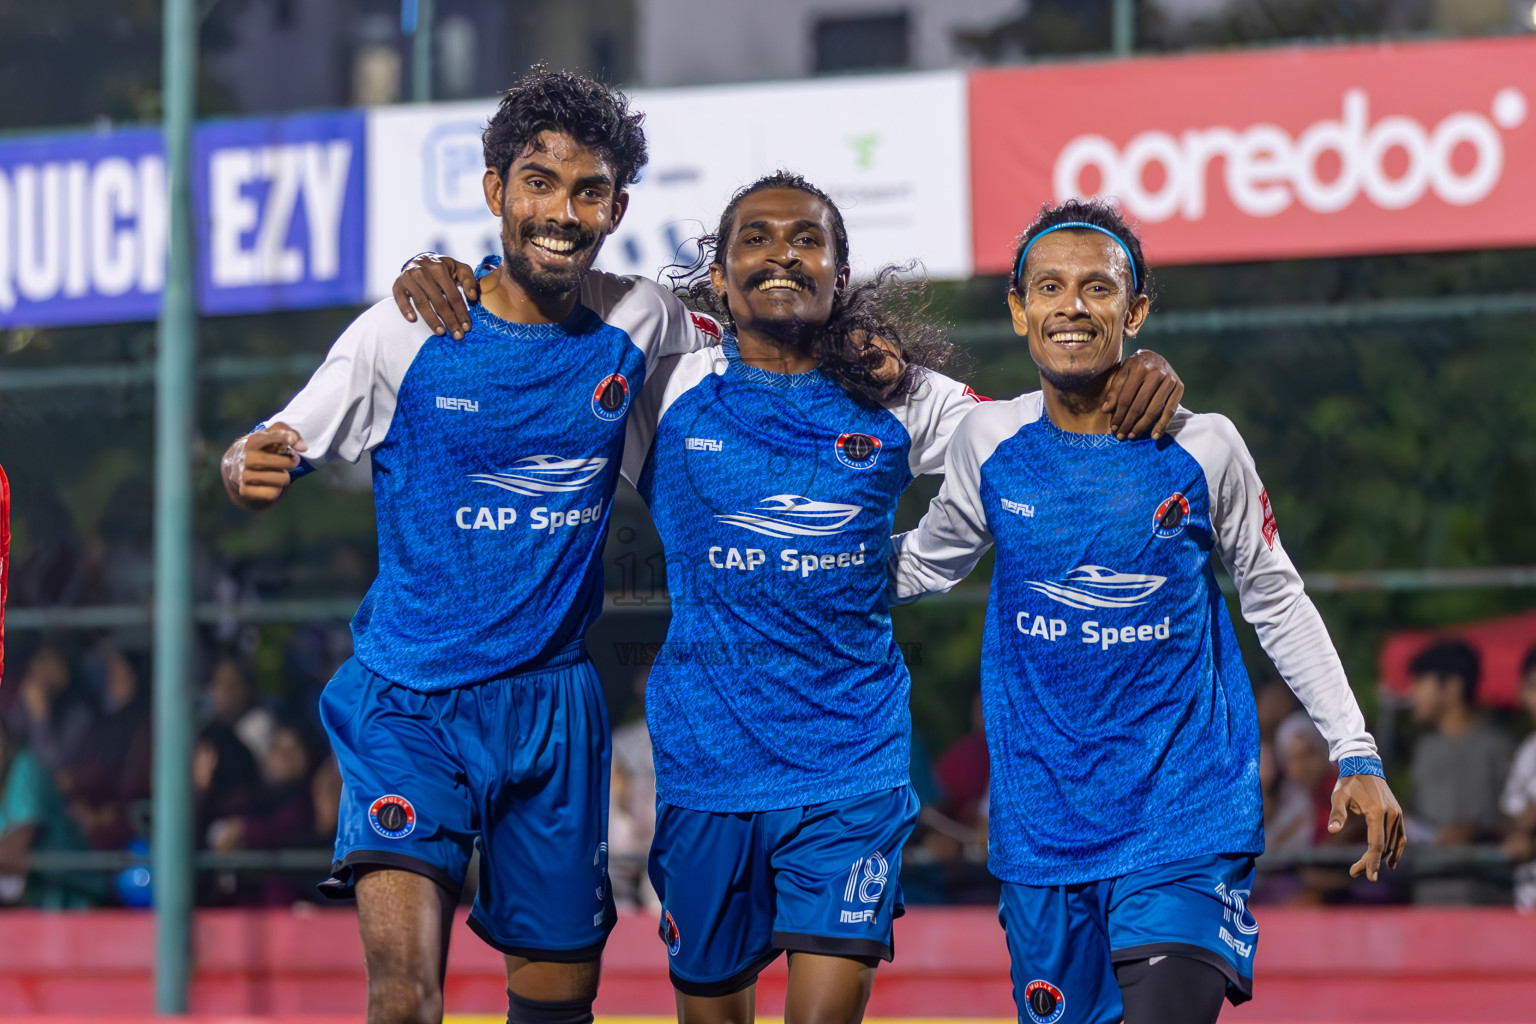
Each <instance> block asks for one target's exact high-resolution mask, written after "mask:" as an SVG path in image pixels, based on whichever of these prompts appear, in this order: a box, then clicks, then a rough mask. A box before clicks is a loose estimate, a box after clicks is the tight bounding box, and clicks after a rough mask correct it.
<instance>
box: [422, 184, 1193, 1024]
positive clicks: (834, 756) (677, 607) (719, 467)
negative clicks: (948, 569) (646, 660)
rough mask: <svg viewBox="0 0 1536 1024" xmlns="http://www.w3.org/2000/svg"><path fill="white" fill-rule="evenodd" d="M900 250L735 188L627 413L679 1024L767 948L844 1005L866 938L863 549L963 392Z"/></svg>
mask: <svg viewBox="0 0 1536 1024" xmlns="http://www.w3.org/2000/svg"><path fill="white" fill-rule="evenodd" d="M434 266H436V264H435V263H433V262H432V261H431V260H426V261H422V263H421V264H420V266H419V267H418V268H417V269H413V270H408V271H407V272H406V274H405V275H404V277H403V280H404V281H405V282H406V283H407V284H409V286H410V288H411V289H412V290H413V291H416V292H419V291H421V290H422V286H423V285H425V284H426V281H425V277H426V273H427V268H431V267H434ZM453 269H455V270H457V269H458V268H457V267H455V268H453ZM901 269H903V268H886V270H884V271H882V272H881V273H879V274H877V275H875V276H874V277H873V278H871V279H870V280H868V281H865V282H862V283H853V282H851V281H850V261H849V244H848V234H847V230H846V228H845V226H844V223H843V217H842V213H841V212H840V211H839V210H838V208H837V205H836V203H834V202H833V201H832V199H831V198H830V197H829V196H828V195H827V194H826V193H824V192H823V191H821V190H820V189H818V188H816V187H815V186H814V185H812V184H810V183H809V182H807V181H806V180H805V179H803V178H801V177H800V176H799V175H796V174H792V173H788V172H784V171H780V172H777V173H774V174H770V175H767V176H765V177H763V178H761V179H759V180H757V181H755V182H753V183H751V184H749V185H747V186H745V187H744V188H742V189H741V190H739V191H738V192H737V193H736V194H735V196H734V197H733V198H732V199H731V201H730V203H729V204H728V205H727V206H726V208H725V211H724V213H723V214H722V216H721V218H720V226H719V228H718V229H717V231H716V232H715V233H714V234H713V235H710V236H708V237H706V238H705V239H703V241H702V255H701V257H700V259H699V261H698V263H696V264H695V265H693V266H692V267H688V268H684V277H685V279H687V278H690V276H691V275H690V272H696V271H700V270H703V271H707V273H705V274H703V275H702V276H697V277H691V280H692V286H691V287H690V288H689V289H688V291H689V293H690V299H691V301H692V303H693V304H694V305H695V306H696V307H698V308H703V309H706V310H708V311H709V312H711V313H713V314H714V315H715V316H717V317H719V318H720V319H722V320H723V321H724V322H725V323H726V325H727V328H728V330H727V332H726V334H725V337H724V339H723V341H722V344H721V345H720V346H719V347H718V348H711V349H707V350H701V351H697V352H692V353H687V354H685V355H681V356H674V357H667V358H665V359H663V360H661V361H660V362H659V363H658V365H657V367H656V370H655V372H654V373H652V374H651V376H650V377H649V378H648V380H647V382H646V386H645V389H644V391H643V392H642V394H641V396H640V398H639V399H638V401H637V403H636V409H635V412H634V414H633V415H632V416H631V418H630V443H629V445H628V447H627V448H626V450H625V454H624V475H625V476H626V477H627V478H628V479H630V480H631V481H633V482H634V483H635V484H636V486H637V488H638V490H639V491H640V494H641V495H642V497H644V498H645V500H646V503H647V504H648V506H649V507H650V511H651V518H652V519H653V520H654V521H655V523H656V527H657V531H658V532H659V534H660V535H661V539H662V543H663V544H664V546H665V548H666V559H667V586H668V590H669V593H670V598H671V608H672V621H671V623H670V625H669V627H668V631H667V640H666V643H665V644H664V645H663V646H662V649H661V651H660V653H659V655H658V657H657V659H656V663H655V665H654V666H653V667H652V669H651V673H650V676H649V679H648V682H647V686H646V711H647V716H646V717H647V722H648V724H649V726H650V730H651V737H652V742H653V745H654V753H655V759H656V780H657V808H656V834H655V839H654V841H653V843H652V846H651V854H650V877H651V882H652V885H653V886H654V887H655V889H656V891H657V893H658V894H659V895H660V897H661V899H662V904H663V913H662V920H661V937H662V939H663V941H664V942H665V944H666V947H667V952H668V957H669V966H670V973H671V978H672V983H673V986H674V988H675V989H676V990H677V1006H678V1014H679V1019H680V1020H681V1021H682V1022H683V1024H730V1022H741V1021H748V1020H751V1019H752V1018H753V1014H754V1012H755V1007H754V1001H755V986H756V981H757V976H758V974H759V973H760V972H761V971H762V969H763V968H764V967H765V966H766V965H767V964H768V963H769V962H771V961H772V960H774V959H775V958H776V957H777V956H779V954H780V953H785V952H787V953H788V954H789V961H790V968H789V988H788V993H787V996H786V1003H785V1017H786V1019H787V1020H788V1021H790V1022H791V1024H796V1022H806V1021H818V1022H826V1024H855V1022H857V1021H859V1020H860V1019H862V1016H863V1013H864V1008H865V1005H866V1003H867V1001H868V999H869V995H870V991H871V987H872V985H873V982H874V976H875V970H876V966H877V965H878V963H879V962H880V961H881V960H889V959H890V958H891V956H892V952H893V944H892V921H893V919H894V918H895V917H896V916H898V915H899V914H900V913H901V910H902V899H901V888H900V885H899V882H898V878H899V875H900V870H901V851H902V847H903V846H904V845H905V843H906V840H907V838H908V836H909V835H910V834H911V832H912V828H913V825H914V824H915V822H916V818H917V812H918V800H917V798H916V796H915V794H914V792H913V789H912V786H911V784H910V781H909V779H908V774H909V771H908V768H909V758H910V751H911V741H912V736H911V719H910V715H909V712H908V709H907V706H908V701H909V697H910V689H911V681H910V677H909V676H908V674H907V669H906V666H905V664H904V662H903V659H902V655H901V652H900V649H899V648H898V647H897V645H896V642H895V639H894V636H893V634H892V628H891V618H890V612H889V608H888V606H887V603H886V600H885V579H886V570H885V549H886V547H887V545H888V542H889V535H890V528H891V523H892V520H893V518H894V516H895V511H896V504H897V502H898V501H899V499H900V497H901V495H902V492H903V491H905V490H906V488H907V486H908V485H909V484H910V483H911V482H912V480H913V479H914V477H916V476H919V475H921V474H924V473H933V472H936V471H938V469H939V468H940V466H941V465H942V462H943V456H944V451H945V448H946V447H947V445H948V443H949V438H950V435H951V434H952V432H953V430H954V427H955V425H956V424H957V423H959V422H960V420H961V419H962V418H963V417H964V416H965V415H966V413H968V412H969V411H970V410H971V409H972V408H974V407H975V405H976V403H977V402H978V401H981V399H979V398H978V397H977V396H976V395H975V394H974V393H973V392H972V391H971V390H970V389H969V388H967V387H966V386H965V385H964V384H962V383H960V382H958V381H956V380H953V379H951V378H949V377H946V376H944V375H942V374H940V373H938V372H935V371H936V370H937V369H938V368H939V367H940V366H942V365H943V363H944V361H945V358H946V357H947V355H948V353H949V344H948V342H947V341H945V340H944V338H943V336H942V334H940V333H939V332H938V331H937V330H935V329H934V328H933V327H932V325H931V324H929V323H927V322H926V321H925V319H924V318H923V316H922V314H921V311H920V310H914V309H913V304H912V303H911V302H910V301H908V300H910V299H911V298H912V297H913V296H912V295H911V292H912V291H913V290H914V288H915V287H916V285H915V284H914V283H913V282H911V281H909V280H906V279H904V278H903V275H902V274H901V273H900V272H899V271H900V270H901ZM426 290H427V291H428V293H429V294H430V288H427V289H426ZM439 294H441V293H439ZM443 297H444V298H446V296H443ZM874 339H878V341H875V340H874ZM1166 365H1167V364H1166V363H1165V362H1164V361H1163V360H1162V359H1161V357H1158V356H1154V355H1151V354H1146V355H1143V356H1141V357H1139V358H1137V359H1134V360H1132V361H1131V365H1128V366H1127V367H1126V370H1125V373H1124V375H1123V376H1122V377H1121V378H1120V379H1121V380H1123V381H1124V382H1125V386H1124V388H1123V389H1122V390H1123V392H1124V393H1125V394H1126V395H1127V397H1128V398H1132V397H1134V398H1135V399H1136V400H1137V401H1139V407H1137V408H1133V409H1121V410H1120V411H1119V412H1118V413H1117V416H1118V417H1119V419H1118V420H1117V421H1118V422H1124V423H1126V424H1128V426H1126V427H1125V429H1126V430H1127V432H1128V433H1129V432H1135V431H1136V430H1137V429H1140V430H1146V429H1147V428H1148V427H1151V428H1152V430H1153V431H1154V432H1156V431H1157V429H1158V428H1159V427H1160V426H1161V423H1162V422H1166V418H1167V417H1168V416H1171V415H1172V414H1173V411H1174V409H1176V408H1177V404H1178V394H1179V391H1180V388H1179V387H1178V384H1177V380H1176V378H1174V377H1173V375H1172V373H1171V371H1168V370H1167V369H1166ZM1109 397H1111V398H1112V396H1109ZM1153 399H1156V400H1155V401H1154V400H1153ZM1109 405H1110V407H1111V408H1113V407H1114V405H1115V403H1114V401H1113V400H1111V401H1110V402H1109ZM1143 413H1144V415H1145V418H1144V420H1143V419H1142V417H1143ZM1160 415H1161V416H1162V420H1159V416H1160Z"/></svg>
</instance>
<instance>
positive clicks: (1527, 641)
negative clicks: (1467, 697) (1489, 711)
mask: <svg viewBox="0 0 1536 1024" xmlns="http://www.w3.org/2000/svg"><path fill="white" fill-rule="evenodd" d="M1436 640H1465V641H1466V642H1467V643H1469V644H1471V645H1472V646H1473V647H1474V648H1476V649H1477V653H1478V655H1479V656H1480V657H1481V658H1482V663H1483V678H1482V681H1481V682H1480V683H1479V684H1478V687H1477V699H1478V702H1479V703H1481V704H1487V705H1489V706H1490V707H1502V708H1513V707H1519V706H1520V663H1521V662H1522V661H1524V660H1525V654H1526V652H1527V651H1529V650H1530V649H1531V648H1532V646H1536V612H1521V613H1520V614H1519V615H1510V616H1507V617H1505V618H1502V619H1489V620H1488V621H1487V622H1475V623H1471V624H1469V625H1465V626H1458V627H1456V628H1454V629H1442V630H1421V629H1408V630H1403V631H1402V632H1399V633H1393V634H1392V635H1391V636H1389V637H1387V639H1386V642H1385V643H1383V644H1382V645H1381V657H1380V659H1379V664H1378V672H1379V675H1380V679H1381V682H1382V685H1384V686H1385V687H1386V688H1387V689H1389V690H1391V691H1392V692H1393V693H1397V694H1404V693H1407V692H1408V686H1409V684H1410V683H1411V682H1412V681H1413V680H1412V679H1410V678H1409V675H1408V663H1409V662H1411V661H1412V660H1413V659H1414V657H1415V656H1416V655H1418V653H1419V652H1420V651H1422V650H1423V649H1424V648H1426V647H1428V646H1429V645H1430V644H1431V643H1433V642H1434V641H1436Z"/></svg>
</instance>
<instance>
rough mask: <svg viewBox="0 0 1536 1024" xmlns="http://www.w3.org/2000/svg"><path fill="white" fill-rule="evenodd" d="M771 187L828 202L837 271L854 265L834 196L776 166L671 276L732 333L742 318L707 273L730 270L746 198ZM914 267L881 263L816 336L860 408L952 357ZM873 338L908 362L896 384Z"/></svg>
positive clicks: (814, 344) (825, 359)
mask: <svg viewBox="0 0 1536 1024" xmlns="http://www.w3.org/2000/svg"><path fill="white" fill-rule="evenodd" d="M767 189H794V190H796V191H799V192H804V193H805V194H807V195H810V196H814V197H816V198H817V199H819V200H820V201H821V202H822V203H824V204H825V205H826V207H827V209H828V211H830V213H831V221H832V246H833V249H832V251H833V255H834V256H835V257H836V259H837V265H838V268H839V269H843V268H845V267H847V266H848V265H849V263H848V229H847V227H846V226H845V225H844V224H843V214H842V211H841V210H839V209H838V208H837V204H836V203H834V202H833V201H832V197H831V196H828V195H827V194H826V193H825V192H823V191H822V190H821V189H819V188H817V187H816V186H815V185H812V184H811V183H810V182H808V181H806V180H805V178H803V177H801V176H800V175H798V174H792V173H790V172H789V171H775V172H774V173H773V174H768V175H764V176H763V177H761V178H758V179H757V180H756V181H754V182H752V183H751V184H750V185H746V186H744V187H743V188H741V189H738V190H737V192H736V194H735V195H733V196H732V197H731V201H730V202H729V203H728V204H726V207H725V212H724V213H722V214H721V215H720V226H719V227H718V228H717V229H716V230H715V232H714V234H710V235H705V236H704V237H702V238H700V239H698V240H697V245H698V252H697V255H696V256H695V257H694V258H693V259H692V260H681V261H679V262H677V263H674V264H673V265H672V266H671V267H669V268H668V273H667V276H668V278H669V279H670V280H671V281H672V283H673V288H674V290H675V291H676V292H677V293H678V295H679V296H681V297H682V299H683V301H684V302H686V303H687V304H688V305H689V306H691V307H692V308H694V309H697V310H699V311H700V312H704V313H708V314H709V315H711V316H713V317H715V318H716V319H717V320H720V321H722V322H724V323H725V324H726V325H727V326H728V327H730V328H731V329H732V330H735V327H736V321H735V318H734V317H733V316H732V314H731V310H730V304H729V303H728V302H727V301H726V300H725V298H724V297H722V296H721V295H719V294H718V293H717V292H716V291H715V288H714V285H713V284H712V283H711V281H710V279H709V274H708V273H707V272H706V271H708V269H709V268H710V267H711V266H719V267H720V268H721V269H722V270H723V269H724V267H725V256H726V246H727V244H728V243H729V240H730V238H731V236H732V234H733V231H732V228H733V227H734V225H735V222H736V211H737V208H738V207H740V206H741V202H742V200H743V199H745V198H746V197H747V196H750V195H752V194H753V193H756V192H762V191H765V190H767ZM916 270H917V264H916V263H915V262H913V263H907V264H893V265H890V266H886V267H882V268H881V269H880V270H879V271H878V272H876V274H875V275H874V276H873V277H871V278H869V279H868V280H865V281H862V282H860V283H858V284H850V285H849V286H848V287H846V288H844V289H842V290H841V291H839V292H838V293H837V295H836V296H834V298H833V300H832V314H831V316H830V317H829V318H828V319H827V322H826V323H825V324H823V325H821V326H820V327H819V328H817V329H816V330H815V332H814V333H813V334H812V336H811V341H810V346H811V351H812V354H814V355H815V356H816V358H817V360H818V361H819V362H820V364H821V367H820V368H821V371H822V372H823V373H825V374H826V375H827V376H829V377H831V378H832V379H833V380H834V381H836V382H837V384H838V385H839V386H840V387H841V388H842V389H843V390H844V391H846V392H847V393H848V395H849V397H851V398H853V399H854V400H855V401H857V402H859V403H860V404H862V405H867V406H882V405H887V404H889V403H891V402H894V401H899V400H901V399H903V398H906V397H907V396H909V395H911V394H913V393H914V392H915V391H916V390H917V389H918V387H919V386H920V384H921V383H922V374H921V372H920V370H919V368H920V367H921V368H926V369H930V370H937V369H940V368H941V367H943V366H945V365H946V364H948V363H949V362H950V360H951V357H952V356H953V355H954V346H953V345H952V344H951V343H950V341H949V339H948V338H947V337H946V336H945V334H944V331H943V330H942V329H941V328H940V327H939V326H938V325H937V324H935V323H934V322H933V321H932V320H931V319H930V318H929V317H928V316H926V315H925V314H926V313H927V310H928V305H929V292H928V282H927V279H926V278H924V277H922V276H921V275H920V274H917V273H916ZM872 337H878V338H881V339H883V340H884V341H885V342H886V343H887V344H889V345H890V346H892V347H893V348H895V349H896V350H897V351H898V352H900V353H901V358H902V360H903V361H904V362H905V364H906V365H905V367H904V368H903V369H902V372H901V375H900V376H899V377H898V378H896V379H895V380H894V381H893V380H885V379H882V377H881V375H880V373H879V371H880V370H881V368H882V367H883V366H884V365H885V362H886V355H885V354H884V353H882V352H881V351H879V350H878V349H877V348H873V347H871V345H870V344H869V339H870V338H872Z"/></svg>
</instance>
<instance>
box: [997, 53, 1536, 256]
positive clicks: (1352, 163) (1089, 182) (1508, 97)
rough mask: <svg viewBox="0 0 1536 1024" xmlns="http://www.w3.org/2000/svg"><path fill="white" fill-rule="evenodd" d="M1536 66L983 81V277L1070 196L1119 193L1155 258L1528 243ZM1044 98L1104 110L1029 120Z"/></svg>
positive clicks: (1069, 71) (1368, 64)
mask: <svg viewBox="0 0 1536 1024" xmlns="http://www.w3.org/2000/svg"><path fill="white" fill-rule="evenodd" d="M1533 65H1536V39H1531V38H1520V37H1516V38H1509V39H1491V40H1477V41H1456V42H1435V43H1415V44H1406V45H1398V46H1387V47H1369V48H1363V47H1337V48H1332V47H1330V48H1326V49H1314V50H1287V51H1284V52H1277V51H1271V52H1258V53H1244V54H1230V55H1210V56H1192V57H1178V58H1172V59H1153V60H1135V61H1122V62H1117V63H1112V64H1095V65H1080V66H1075V67H1056V68H1034V69H1021V70H1009V71H989V72H980V73H977V74H976V75H975V76H973V79H972V88H971V98H972V104H971V122H972V123H971V138H972V146H973V160H972V173H973V179H974V180H973V189H974V191H975V192H976V194H977V195H985V196H989V197H991V199H990V200H989V202H988V203H986V204H985V205H980V206H978V207H977V208H976V210H975V211H974V221H973V224H974V237H975V241H976V260H977V269H978V270H982V271H1003V270H1006V269H1007V265H1008V261H1009V258H1010V256H1011V252H1012V240H1013V239H1014V238H1015V237H1016V235H1017V233H1018V232H1019V230H1021V229H1022V228H1023V227H1024V226H1025V225H1026V224H1027V223H1028V222H1029V220H1030V219H1031V217H1032V216H1033V215H1034V212H1035V210H1036V208H1037V205H1038V203H1039V202H1040V201H1041V200H1042V199H1046V198H1049V199H1053V200H1057V201H1059V200H1062V199H1066V198H1069V197H1073V196H1106V197H1113V198H1115V199H1116V200H1118V201H1119V202H1120V204H1121V205H1122V206H1123V207H1124V209H1125V211H1126V212H1127V213H1128V214H1129V215H1130V216H1131V217H1133V218H1135V219H1136V220H1137V221H1138V222H1140V224H1141V225H1142V226H1143V229H1144V236H1145V238H1144V240H1145V242H1146V247H1147V253H1148V257H1149V258H1150V259H1151V260H1152V261H1153V262H1154V263H1156V262H1162V263H1181V262H1204V261H1221V260H1235V259H1242V260H1250V259H1272V258H1281V257H1293V256H1322V255H1331V254H1343V253H1365V252H1398V251H1414V250H1431V249H1466V248H1484V247H1497V246H1512V245H1521V246H1524V245H1533V244H1536V204H1532V203H1530V202H1529V201H1528V197H1527V196H1525V194H1524V189H1525V188H1526V185H1525V183H1526V182H1529V181H1530V180H1531V178H1532V176H1533V175H1536V120H1533V118H1532V116H1531V114H1532V111H1531V109H1530V107H1531V103H1532V102H1536V81H1533V80H1532V78H1531V76H1530V74H1529V68H1530V67H1531V66H1533ZM1426 81H1433V82H1435V83H1436V87H1435V88H1434V89H1425V88H1423V86H1422V83H1424V82H1426ZM1038 95H1070V96H1073V97H1074V99H1075V101H1076V102H1078V103H1083V104H1088V105H1092V106H1093V107H1094V109H1103V110H1110V111H1113V113H1111V114H1109V115H1108V116H1106V117H1103V118H1096V119H1095V120H1094V122H1093V123H1092V124H1091V125H1088V124H1085V123H1083V122H1081V121H1079V122H1077V123H1075V124H1073V123H1070V121H1069V119H1059V118H1057V119H1052V118H1047V117H1039V118H1037V117H1035V116H1033V115H1032V111H1033V110H1034V109H1036V108H1033V107H1031V106H1029V105H1028V104H1024V103H1020V102H1019V100H1020V99H1021V98H1023V97H1026V96H1038ZM1128 95H1134V96H1136V97H1137V103H1136V105H1135V107H1134V109H1132V108H1128V107H1126V106H1125V105H1124V104H1123V103H1121V102H1118V100H1119V99H1120V98H1123V97H1125V96H1128ZM1005 185H1006V187H1004V186H1005Z"/></svg>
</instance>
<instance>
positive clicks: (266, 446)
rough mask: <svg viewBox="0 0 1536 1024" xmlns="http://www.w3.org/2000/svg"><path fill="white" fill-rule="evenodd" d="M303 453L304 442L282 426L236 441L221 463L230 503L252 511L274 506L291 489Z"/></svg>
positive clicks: (221, 471)
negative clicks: (294, 472) (290, 485)
mask: <svg viewBox="0 0 1536 1024" xmlns="http://www.w3.org/2000/svg"><path fill="white" fill-rule="evenodd" d="M304 450H305V445H304V440H303V439H302V438H301V437H299V435H298V433H297V432H296V431H294V430H293V429H292V428H291V427H289V426H287V425H286V424H283V423H274V424H273V425H272V426H271V427H268V428H266V429H265V430H258V431H256V432H255V433H252V434H247V435H245V436H244V437H242V438H238V439H236V441H235V443H234V444H232V445H230V446H229V449H228V450H227V451H225V453H224V457H223V459H221V460H220V462H219V475H220V477H221V478H222V479H223V481H224V491H225V493H227V494H228V495H229V500H230V501H232V502H234V504H235V505H237V506H238V507H240V508H243V509H248V510H250V511H257V510H260V509H264V508H266V507H267V506H269V505H271V504H272V503H273V502H275V501H277V499H278V498H281V497H282V496H283V492H284V491H286V490H287V489H288V485H289V483H291V482H292V480H293V475H292V474H293V471H294V470H295V469H297V468H298V466H299V453H300V452H302V451H304Z"/></svg>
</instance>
